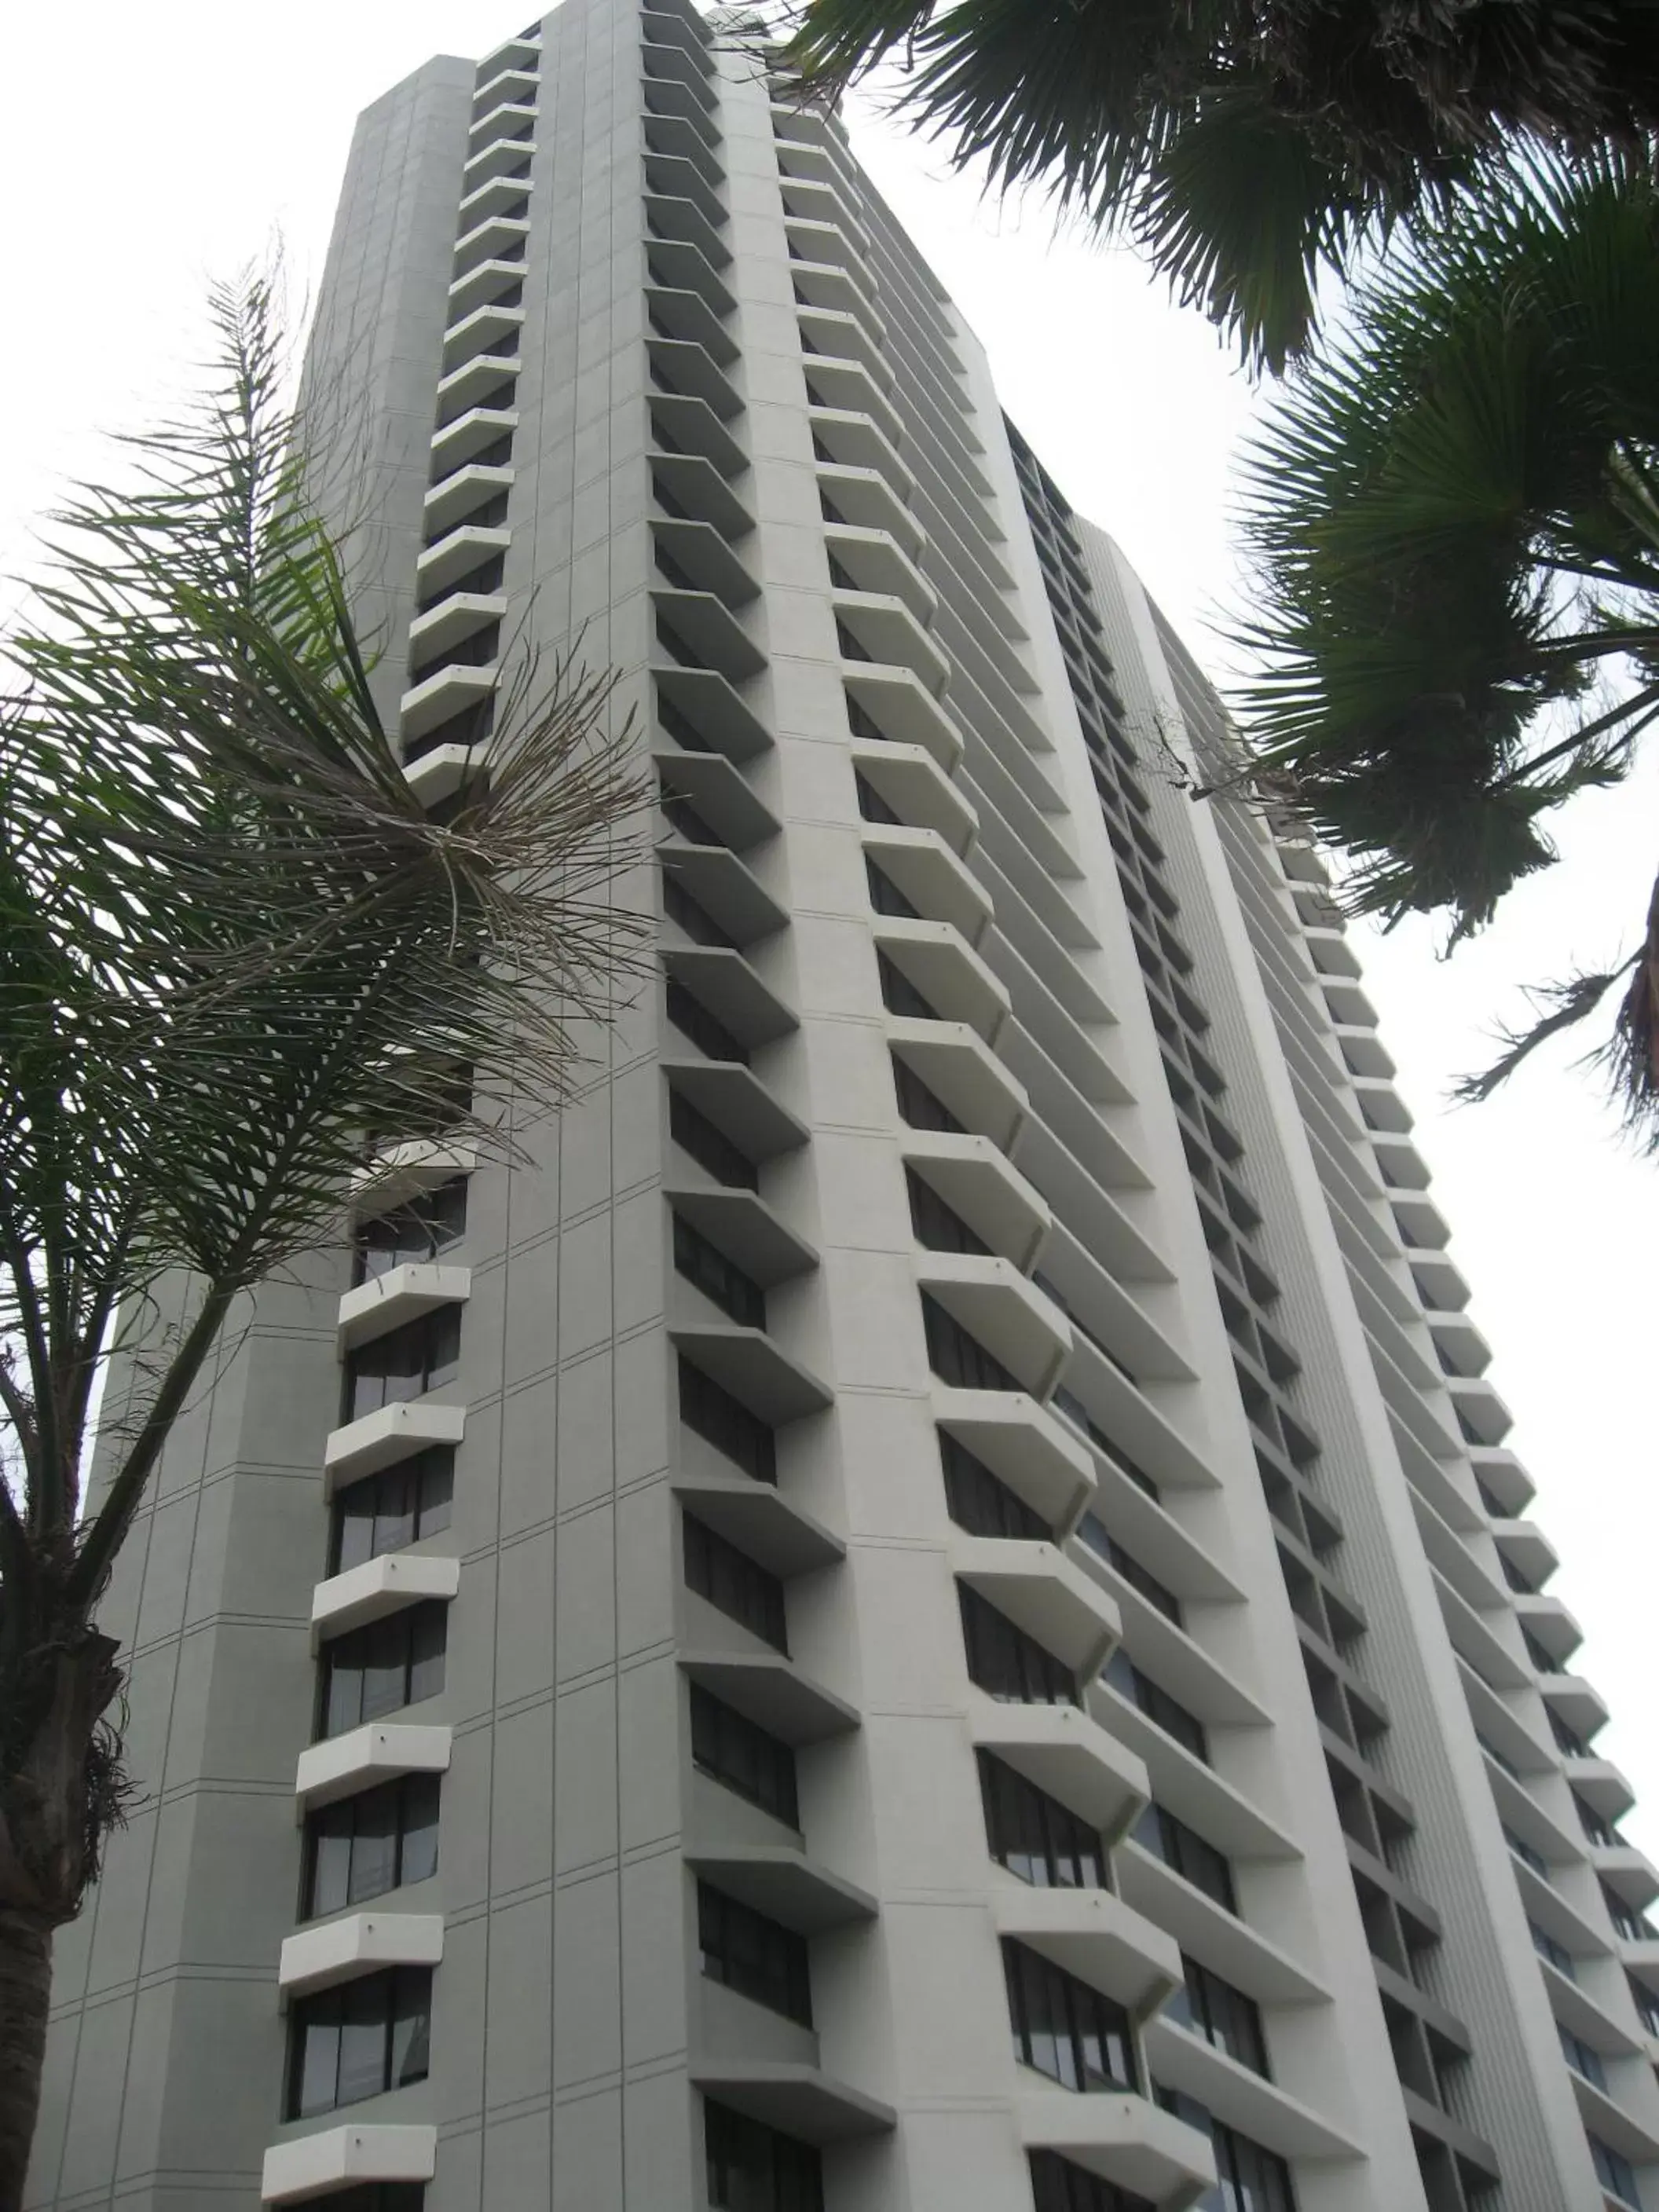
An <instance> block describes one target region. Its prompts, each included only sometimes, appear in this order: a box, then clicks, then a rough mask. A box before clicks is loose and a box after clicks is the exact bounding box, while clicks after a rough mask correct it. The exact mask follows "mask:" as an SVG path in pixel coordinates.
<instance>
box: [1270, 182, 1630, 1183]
mask: <svg viewBox="0 0 1659 2212" xmlns="http://www.w3.org/2000/svg"><path fill="white" fill-rule="evenodd" d="M1245 530H1246V538H1247V542H1248V544H1249V546H1250V548H1251V550H1253V552H1254V555H1255V564H1256V569H1257V576H1256V591H1255V595H1254V604H1255V609H1256V613H1255V619H1254V621H1253V623H1252V625H1251V627H1250V628H1249V631H1248V632H1247V633H1246V636H1247V641H1248V643H1249V645H1250V646H1251V647H1252V648H1253V649H1254V650H1255V652H1257V653H1260V654H1261V657H1262V663H1263V665H1262V671H1261V674H1260V676H1259V677H1258V678H1255V680H1254V681H1253V682H1252V683H1251V684H1249V685H1248V686H1247V687H1245V689H1244V690H1243V696H1242V698H1241V702H1240V703H1241V710H1242V715H1243V721H1244V724H1245V727H1246V732H1247V734H1248V737H1249V743H1250V751H1251V759H1250V764H1249V768H1248V769H1246V770H1245V772H1244V774H1243V778H1242V779H1241V780H1242V781H1243V782H1244V783H1245V784H1246V785H1249V784H1251V783H1254V784H1255V787H1257V788H1258V789H1259V790H1263V791H1267V790H1271V791H1272V792H1273V793H1277V794H1279V795H1280V796H1283V795H1284V794H1285V793H1287V792H1288V793H1290V795H1291V797H1292V798H1293V799H1294V802H1295V803H1296V805H1298V806H1299V807H1300V808H1301V809H1303V810H1304V811H1305V813H1306V816H1307V817H1308V818H1309V820H1310V823H1311V826H1312V828H1313V829H1314V831H1315V833H1316V835H1317V836H1319V837H1320V838H1322V840H1324V841H1325V842H1328V843H1329V844H1330V845H1332V846H1334V847H1335V848H1337V849H1338V851H1339V852H1340V853H1341V854H1344V855H1345V856H1346V860H1347V863H1348V872H1347V874H1346V896H1347V901H1348V902H1349V904H1350V905H1351V906H1352V907H1353V908H1357V909H1358V910H1360V911H1364V912H1369V913H1372V914H1376V915H1381V916H1383V918H1384V919H1385V920H1387V921H1395V920H1397V919H1398V918H1399V917H1400V916H1401V915H1405V914H1407V913H1410V912H1444V913H1445V914H1447V915H1449V920H1450V924H1451V937H1452V941H1453V942H1454V943H1455V942H1456V941H1457V939H1460V938H1462V937H1463V936H1466V935H1468V933H1470V932H1472V931H1474V930H1476V929H1479V928H1480V927H1482V926H1483V925H1484V924H1485V923H1486V921H1489V920H1490V919H1491V916H1492V913H1493V911H1494V909H1495V908H1496V907H1497V905H1498V902H1499V900H1500V899H1502V898H1503V896H1504V894H1505V893H1506V892H1507V891H1508V890H1510V889H1511V888H1512V887H1513V886H1514V885H1515V884H1516V883H1518V882H1520V881H1521V880H1522V878H1523V877H1525V876H1527V875H1528V874H1530V873H1532V872H1534V871H1535V870H1537V869H1539V868H1542V867H1545V866H1549V865H1550V864H1551V862H1552V861H1553V859H1554V857H1555V854H1554V850H1553V847H1552V845H1551V843H1550V842H1549V838H1548V834H1547V829H1546V827H1545V817H1547V815H1548V814H1549V813H1550V812H1551V811H1552V810H1553V809H1554V808H1555V807H1557V806H1559V805H1561V804H1562V802H1563V801H1564V800H1565V799H1569V798H1571V796H1572V794H1573V793H1576V792H1578V791H1582V790H1584V789H1586V788H1589V787H1596V786H1605V785H1609V784H1613V783H1616V782H1617V781H1619V780H1620V778H1621V777H1622V776H1624V775H1626V773H1627V772H1628V770H1629V769H1630V767H1631V765H1632V760H1633V758H1634V757H1635V755H1636V752H1637V750H1638V745H1639V744H1640V741H1641V739H1642V738H1643V737H1644V734H1645V733H1646V732H1648V731H1649V730H1650V728H1651V727H1652V726H1653V725H1654V723H1655V721H1656V720H1659V183H1656V178H1655V174H1654V172H1653V170H1652V169H1651V168H1650V167H1649V166H1647V165H1646V164H1645V163H1644V162H1643V161H1638V160H1634V159H1632V160H1622V159H1616V158H1607V159H1604V160H1601V161H1597V162H1595V163H1594V164H1591V165H1589V167H1579V168H1578V169H1577V170H1576V171H1572V172H1568V171H1565V170H1561V169H1557V170H1554V171H1549V172H1546V173H1541V174H1540V175H1538V176H1536V177H1534V179H1531V180H1530V181H1529V182H1528V183H1525V184H1522V183H1517V184H1516V185H1514V186H1513V187H1511V188H1510V189H1509V190H1508V191H1504V192H1502V193H1500V194H1498V195H1497V196H1495V197H1492V199H1490V200H1488V201H1487V202H1486V204H1484V205H1483V206H1482V207H1481V208H1480V210H1478V211H1474V210H1471V211H1469V212H1468V213H1466V215H1465V216H1463V218H1462V219H1461V220H1458V221H1455V222H1452V223H1451V224H1450V225H1449V227H1448V228H1446V229H1445V230H1444V231H1443V232H1442V233H1440V234H1437V235H1436V236H1434V237H1432V238H1431V239H1429V240H1425V243H1424V244H1423V245H1422V246H1421V247H1420V248H1419V251H1418V252H1416V254H1414V255H1413V257H1412V258H1410V259H1409V260H1407V261H1405V262H1403V263H1401V264H1397V265H1395V266H1393V267H1389V268H1385V269H1384V270H1383V272H1382V273H1381V274H1380V275H1379V276H1377V277H1376V280H1375V281H1374V282H1373V283H1370V285H1369V286H1367V287H1366V288H1365V289H1363V290H1362V292H1361V293H1360V294H1359V295H1358V298H1357V299H1356V301H1354V302H1353V305H1352V313H1351V316H1350V318H1349V319H1348V321H1347V323H1346V326H1345V327H1344V328H1343V329H1342V330H1341V331H1340V333H1338V334H1335V335H1334V336H1333V337H1330V338H1328V340H1326V341H1324V342H1322V343H1321V345H1320V347H1319V349H1317V350H1316V353H1315V354H1314V355H1313V356H1311V357H1310V359H1309V360H1308V361H1307V362H1306V363H1305V364H1304V365H1303V366H1302V367H1301V368H1298V369H1297V370H1296V371H1295V372H1294V373H1293V374H1292V375H1291V379H1290V381H1289V383H1288V384H1287V386H1286V387H1285V392H1284V394H1283V397H1282V398H1281V399H1280V401H1279V404H1278V405H1277V407H1276V409H1275V410H1274V412H1273V415H1272V416H1270V417H1269V420H1268V424H1267V429H1266V430H1265V432H1264V433H1263V435H1262V436H1261V439H1260V441H1258V443H1257V445H1256V447H1255V450H1254V452H1253V453H1252V454H1251V455H1250V456H1249V493H1248V505H1247V511H1246V515H1245ZM1632 920H1633V921H1634V920H1635V917H1632ZM1638 943H1639V947H1640V949H1639V950H1638V951H1637V952H1635V953H1634V954H1633V955H1632V957H1631V958H1630V959H1629V960H1628V961H1627V962H1626V963H1625V964H1624V965H1623V966H1622V967H1619V968H1614V969H1610V970H1608V971H1607V972H1605V973H1602V974H1599V975H1573V976H1571V977H1568V978H1565V979H1564V980H1563V981H1559V982H1557V983H1553V984H1550V985H1548V986H1547V987H1545V988H1544V989H1543V990H1542V991H1541V993H1540V994H1538V995H1539V997H1540V1000H1541V1008H1540V1012H1541V1018H1540V1019H1539V1020H1538V1022H1537V1023H1536V1024H1534V1026H1533V1027H1532V1028H1531V1029H1529V1030H1526V1031H1525V1032H1523V1033H1522V1034H1521V1035H1519V1036H1511V1037H1510V1038H1509V1039H1508V1040H1507V1045H1508V1048H1507V1049H1506V1051H1505V1052H1504V1056H1503V1058H1502V1059H1501V1060H1499V1061H1498V1064H1497V1066H1495V1067H1494V1068H1493V1069H1492V1070H1491V1071H1489V1072H1488V1073H1486V1074H1485V1075H1483V1076H1480V1077H1478V1078H1476V1079H1473V1080H1472V1081H1471V1083H1470V1084H1469V1085H1468V1086H1466V1088H1467V1091H1468V1095H1472V1096H1484V1095H1486V1093H1487V1092H1488V1091H1490V1090H1491V1089H1492V1087H1493V1085H1494V1084H1495V1083H1497V1082H1500V1081H1501V1080H1503V1079H1504V1076H1505V1075H1507V1074H1508V1073H1510V1070H1511V1069H1512V1068H1513V1067H1514V1066H1516V1064H1517V1063H1518V1061H1519V1060H1521V1059H1522V1058H1523V1057H1524V1056H1525V1054H1527V1053H1528V1052H1529V1051H1530V1050H1532V1049H1533V1048H1534V1046H1535V1045H1536V1044H1538V1043H1539V1042H1541V1041H1542V1039H1543V1038H1544V1037H1545V1036H1551V1035H1553V1034H1555V1033H1557V1032H1558V1031H1559V1030H1562V1029H1565V1028H1566V1027H1568V1026H1570V1025H1571V1024H1573V1023H1575V1022H1577V1021H1580V1020H1582V1019H1583V1018H1585V1017H1586V1016H1587V1015H1588V1014H1589V1013H1591V1012H1593V1011H1594V1010H1595V1007H1596V1006H1598V1005H1600V1004H1601V1001H1602V1000H1603V999H1604V998H1605V997H1606V995H1607V994H1608V993H1609V992H1610V991H1611V990H1613V987H1614V986H1615V985H1616V984H1618V983H1619V982H1620V981H1624V982H1625V984H1626V989H1625V992H1624V996H1623V999H1622V1002H1621V1004H1620V1010H1619V1013H1618V1016H1617V1018H1616V1022H1615V1024H1614V1029H1613V1036H1612V1038H1611V1040H1610V1042H1608V1044H1607V1052H1608V1054H1609V1055H1610V1057H1611V1060H1612V1063H1613V1075H1614V1080H1615V1087H1616V1089H1617V1090H1618V1091H1619V1093H1620V1097H1621V1099H1622V1102H1623V1103H1624V1105H1625V1107H1626V1109H1627V1111H1628V1113H1629V1114H1630V1115H1631V1116H1632V1119H1633V1120H1634V1121H1636V1122H1637V1123H1638V1124H1639V1125H1640V1127H1641V1129H1642V1131H1643V1133H1644V1135H1645V1136H1646V1137H1647V1138H1648V1139H1650V1140H1652V1139H1655V1138H1656V1137H1659V1063H1656V1058H1655V1053H1656V1026H1659V1025H1656V1004H1659V1000H1656V988H1659V889H1656V893H1655V897H1654V900H1653V902H1652V903H1651V904H1650V905H1649V906H1648V908H1647V909H1646V910H1645V911H1644V915H1642V917H1641V919H1640V923H1639V929H1638Z"/></svg>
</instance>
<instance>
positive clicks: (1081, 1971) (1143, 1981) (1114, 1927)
mask: <svg viewBox="0 0 1659 2212" xmlns="http://www.w3.org/2000/svg"><path fill="white" fill-rule="evenodd" d="M990 1904H991V1922H992V1925H993V1926H994V1928H995V1929H996V1931H997V1934H998V1935H999V1936H1012V1937H1013V1938H1014V1939H1015V1940H1016V1941H1017V1942H1021V1943H1024V1945H1025V1946H1026V1947H1027V1948H1028V1949H1030V1950H1032V1951H1035V1952H1036V1953H1037V1954H1038V1955H1039V1957H1042V1958H1044V1959H1048V1960H1052V1961H1053V1963H1054V1965H1055V1966H1058V1967H1059V1968H1060V1971H1061V1972H1063V1973H1067V1974H1074V1975H1075V1976H1076V1977H1077V1978H1078V1979H1079V1981H1083V1982H1086V1983H1087V1984H1089V1986H1090V1988H1091V1989H1096V1990H1101V1991H1102V1992H1103V1994H1104V1995H1105V1996H1109V1997H1110V1998H1112V1999H1113V2000H1114V2002H1116V2003H1118V2004H1121V2006H1122V2007H1123V2008H1124V2009H1125V2011H1126V2012H1127V2013H1128V2015H1129V2016H1130V2018H1131V2019H1132V2020H1134V2021H1137V2022H1139V2021H1146V2020H1148V2019H1150V2018H1151V2016H1152V2014H1153V2013H1155V2012H1156V2011H1157V2010H1158V2008H1159V2006H1160V2005H1162V2004H1163V2003H1164V2000H1165V1998H1167V1997H1168V1996H1170V1992H1171V1991H1172V1990H1177V1989H1179V1988H1180V1987H1181V1985H1182V1980H1183V1978H1184V1970H1183V1968H1182V1963H1181V1953H1180V1951H1179V1950H1178V1949H1177V1948H1176V1945H1175V1943H1174V1942H1173V1941H1172V1940H1171V1939H1170V1937H1169V1936H1166V1935H1165V1934H1164V1930H1163V1929H1161V1928H1158V1927H1156V1926H1154V1924H1153V1923H1152V1921H1150V1920H1147V1919H1146V1918H1145V1917H1143V1916H1142V1915H1141V1914H1140V1913H1139V1912H1137V1911H1135V1909H1134V1907H1133V1905H1126V1904H1125V1903H1124V1901H1123V1899H1121V1897H1118V1896H1115V1894H1114V1893H1113V1892H1112V1891H1110V1890H1109V1889H1036V1888H1034V1887H1032V1886H1031V1884H1030V1883H1029V1882H1024V1881H1019V1880H1018V1878H1017V1877H1016V1876H1014V1875H1008V1876H1007V1877H1006V1880H1004V1881H999V1882H998V1883H997V1884H996V1885H995V1887H994V1889H993V1890H992V1892H991V1899H990Z"/></svg>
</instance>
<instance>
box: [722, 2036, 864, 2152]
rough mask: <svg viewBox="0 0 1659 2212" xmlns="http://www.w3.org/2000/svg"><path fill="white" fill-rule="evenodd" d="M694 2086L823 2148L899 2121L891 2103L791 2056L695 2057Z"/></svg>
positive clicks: (734, 2108) (752, 2117) (765, 2122)
mask: <svg viewBox="0 0 1659 2212" xmlns="http://www.w3.org/2000/svg"><path fill="white" fill-rule="evenodd" d="M690 2072H691V2086H692V2087H693V2088H695V2089H698V2090H701V2091H702V2093H703V2095H704V2096H706V2097H714V2098H717V2099H718V2100H719V2101H720V2103H721V2104H722V2105H729V2106H731V2107H732V2111H733V2112H743V2113H745V2114H746V2115H747V2116H748V2118H750V2119H751V2120H759V2121H760V2122H761V2123H762V2124H763V2125H764V2126H766V2127H769V2128H775V2129H776V2130H777V2131H778V2132H779V2134H781V2135H786V2136H793V2138H794V2139H795V2141H796V2142H809V2143H816V2144H817V2145H819V2146H820V2147H823V2148H827V2147H828V2146H829V2145H831V2144H835V2143H841V2142H853V2141H855V2140H856V2139H857V2138H858V2137H860V2136H873V2135H885V2134H886V2133H887V2132H888V2131H889V2130H890V2129H891V2128H893V2127H894V2126H896V2124H897V2115H896V2113H895V2112H893V2110H892V2108H891V2106H888V2105H884V2104H882V2103H880V2102H879V2101H878V2100H877V2099H876V2098H874V2097H870V2096H866V2094H865V2093H864V2092H863V2091H862V2090H861V2089H854V2088H851V2087H848V2084H847V2083H846V2082H845V2081H837V2080H836V2078H835V2076H834V2075H829V2074H826V2073H825V2072H824V2071H823V2069H822V2067H818V2066H812V2065H808V2064H805V2063H795V2064H791V2063H789V2062H788V2061H787V2060H776V2061H767V2060H765V2059H752V2060H745V2059H741V2058H723V2057H713V2056H707V2057H699V2056H697V2055H696V2054H695V2053H694V2055H693V2057H692V2059H691V2068H690Z"/></svg>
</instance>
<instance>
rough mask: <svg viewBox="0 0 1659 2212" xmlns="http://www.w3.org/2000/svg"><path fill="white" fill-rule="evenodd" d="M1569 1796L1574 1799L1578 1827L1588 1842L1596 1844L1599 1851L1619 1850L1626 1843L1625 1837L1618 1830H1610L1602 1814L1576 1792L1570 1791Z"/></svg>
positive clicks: (1573, 1807) (1573, 1806)
mask: <svg viewBox="0 0 1659 2212" xmlns="http://www.w3.org/2000/svg"><path fill="white" fill-rule="evenodd" d="M1569 1795H1570V1796H1571V1799H1572V1809H1573V1811H1574V1812H1575V1813H1577V1815H1578V1825H1579V1826H1580V1827H1581V1828H1582V1829H1583V1832H1584V1836H1585V1839H1586V1841H1588V1842H1589V1843H1592V1844H1595V1847H1596V1849H1597V1850H1603V1851H1613V1850H1618V1848H1619V1846H1620V1844H1621V1843H1622V1842H1623V1841H1624V1838H1623V1837H1622V1836H1620V1834H1619V1833H1618V1832H1617V1831H1616V1830H1614V1829H1613V1828H1610V1827H1609V1826H1607V1822H1606V1821H1605V1820H1603V1819H1602V1818H1601V1814H1599V1813H1597V1812H1595V1811H1593V1810H1592V1809H1591V1808H1590V1807H1589V1806H1588V1805H1587V1804H1586V1803H1585V1802H1584V1801H1583V1798H1582V1797H1581V1796H1579V1795H1578V1792H1577V1790H1571V1791H1570V1792H1569Z"/></svg>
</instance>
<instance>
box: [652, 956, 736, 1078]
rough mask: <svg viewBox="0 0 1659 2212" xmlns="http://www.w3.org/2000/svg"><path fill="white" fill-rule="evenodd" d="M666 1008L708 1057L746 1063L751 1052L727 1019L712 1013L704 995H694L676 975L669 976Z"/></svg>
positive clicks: (664, 1001)
mask: <svg viewBox="0 0 1659 2212" xmlns="http://www.w3.org/2000/svg"><path fill="white" fill-rule="evenodd" d="M663 1010H664V1012H665V1013H666V1014H667V1016H668V1018H669V1020H670V1021H671V1022H672V1024H674V1027H675V1028H676V1029H677V1030H678V1031H679V1033H680V1035H681V1036H683V1037H685V1038H687V1039H688V1040H689V1041H690V1042H691V1043H692V1044H694V1045H696V1048H697V1050H698V1051H699V1052H700V1053H702V1054H703V1055H704V1057H705V1058H706V1059H708V1060H735V1061H736V1062H737V1063H738V1066H739V1067H747V1066H748V1065H749V1054H747V1053H746V1052H745V1051H744V1048H743V1047H742V1046H741V1045H740V1044H739V1043H738V1040H737V1039H736V1037H734V1036H732V1032H731V1030H729V1029H727V1028H726V1024H725V1023H724V1022H722V1021H720V1020H719V1019H718V1018H716V1017H715V1016H714V1015H713V1014H711V1013H710V1012H709V1011H708V1007H707V1006H704V1004H703V1003H702V1000H701V999H696V998H694V997H693V996H692V994H690V991H688V990H687V989H686V987H685V986H684V983H682V982H680V981H678V979H677V978H676V977H675V976H672V975H671V976H670V977H669V979H668V987H667V989H666V991H665V993H664V994H663Z"/></svg>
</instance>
